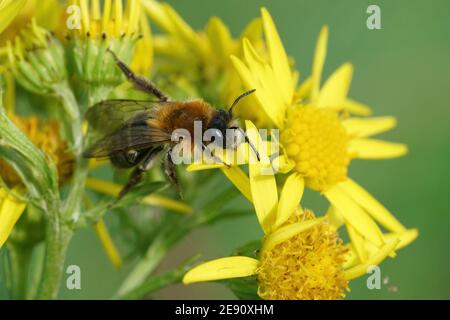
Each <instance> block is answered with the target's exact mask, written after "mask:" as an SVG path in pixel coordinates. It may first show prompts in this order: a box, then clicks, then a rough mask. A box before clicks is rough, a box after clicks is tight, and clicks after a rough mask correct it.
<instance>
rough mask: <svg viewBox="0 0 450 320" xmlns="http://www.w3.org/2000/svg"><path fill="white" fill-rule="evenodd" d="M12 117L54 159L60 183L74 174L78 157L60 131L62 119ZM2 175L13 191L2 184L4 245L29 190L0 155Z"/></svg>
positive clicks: (0, 221) (1, 238) (0, 206)
mask: <svg viewBox="0 0 450 320" xmlns="http://www.w3.org/2000/svg"><path fill="white" fill-rule="evenodd" d="M11 120H12V121H13V122H14V123H15V124H16V126H17V127H18V128H19V129H21V131H22V132H23V133H24V134H25V135H26V136H27V137H28V138H29V139H30V140H31V142H33V143H34V144H35V145H36V146H37V147H38V148H39V149H41V150H42V151H43V152H45V153H46V154H47V155H48V156H49V157H50V158H51V159H52V160H53V162H54V163H55V165H56V167H57V169H58V176H59V183H60V185H62V184H64V183H66V182H67V181H68V180H69V179H70V178H71V176H72V172H73V162H74V157H73V155H72V154H71V152H70V151H69V150H68V147H67V144H66V143H65V142H64V141H63V140H62V138H61V136H60V134H59V123H58V122H57V121H56V120H40V119H38V118H37V117H35V116H32V117H19V116H12V119H11ZM0 178H1V180H2V181H3V182H4V183H5V184H6V186H7V187H8V188H9V189H10V190H11V191H12V192H11V191H8V190H7V189H6V186H5V187H0V247H1V246H2V245H3V244H4V242H5V241H6V240H7V239H8V237H9V235H10V234H11V231H12V230H13V227H14V225H15V224H16V222H17V221H18V220H19V218H20V216H21V215H22V213H23V212H24V211H25V209H26V207H27V203H26V202H25V201H24V200H22V199H20V196H21V195H25V194H26V190H25V189H24V186H23V184H22V181H21V178H20V177H19V176H18V175H17V174H16V172H15V171H14V169H13V168H12V167H11V166H10V165H9V164H8V163H7V162H6V161H5V160H3V159H0Z"/></svg>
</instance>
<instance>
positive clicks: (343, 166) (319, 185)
mask: <svg viewBox="0 0 450 320" xmlns="http://www.w3.org/2000/svg"><path fill="white" fill-rule="evenodd" d="M348 141H349V136H348V134H347V133H346V131H345V128H344V127H343V126H342V124H341V122H340V120H339V118H338V115H337V114H336V112H335V111H333V110H329V109H322V108H317V107H313V106H299V107H297V108H296V109H294V110H293V111H292V112H291V114H290V115H289V117H288V119H287V121H286V126H285V130H284V131H283V133H282V134H281V143H282V145H283V146H284V147H285V148H286V152H287V154H288V156H289V158H290V159H291V160H293V161H294V162H295V169H296V170H297V171H298V172H299V173H301V174H302V175H303V176H304V177H305V181H306V185H307V186H308V187H309V188H311V189H314V190H318V191H325V190H326V189H327V188H328V187H330V186H332V185H334V184H336V183H338V182H340V181H343V180H345V178H346V177H347V167H348V165H349V163H350V156H349V153H348V151H347V145H348Z"/></svg>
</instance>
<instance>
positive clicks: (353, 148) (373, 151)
mask: <svg viewBox="0 0 450 320" xmlns="http://www.w3.org/2000/svg"><path fill="white" fill-rule="evenodd" d="M348 151H349V152H350V154H352V155H353V156H354V157H355V158H359V159H390V158H397V157H401V156H403V155H405V154H406V153H407V152H408V147H407V146H406V145H405V144H403V143H394V142H387V141H382V140H375V139H365V138H361V139H353V140H350V143H349V146H348Z"/></svg>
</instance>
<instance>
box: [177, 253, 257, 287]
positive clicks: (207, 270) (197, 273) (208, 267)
mask: <svg viewBox="0 0 450 320" xmlns="http://www.w3.org/2000/svg"><path fill="white" fill-rule="evenodd" d="M258 264H259V261H258V260H256V259H253V258H249V257H243V256H235V257H228V258H221V259H216V260H211V261H208V262H205V263H202V264H201V265H199V266H196V267H194V268H193V269H191V270H189V271H188V272H187V273H186V274H185V275H184V277H183V283H184V284H190V283H194V282H202V281H214V280H222V279H231V278H241V277H248V276H252V275H254V274H256V270H257V268H258Z"/></svg>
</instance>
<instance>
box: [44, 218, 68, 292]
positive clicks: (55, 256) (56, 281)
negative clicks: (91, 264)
mask: <svg viewBox="0 0 450 320" xmlns="http://www.w3.org/2000/svg"><path fill="white" fill-rule="evenodd" d="M71 237H72V230H70V229H69V228H68V227H67V225H65V224H63V223H62V221H61V218H60V214H59V212H57V211H56V212H52V213H49V217H48V220H47V225H46V238H45V244H46V249H45V262H44V268H43V271H42V278H41V283H40V285H39V290H38V294H37V298H38V299H56V297H57V295H58V291H59V287H60V282H61V278H62V274H63V269H64V260H65V257H66V252H67V248H68V245H69V242H70V239H71Z"/></svg>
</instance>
